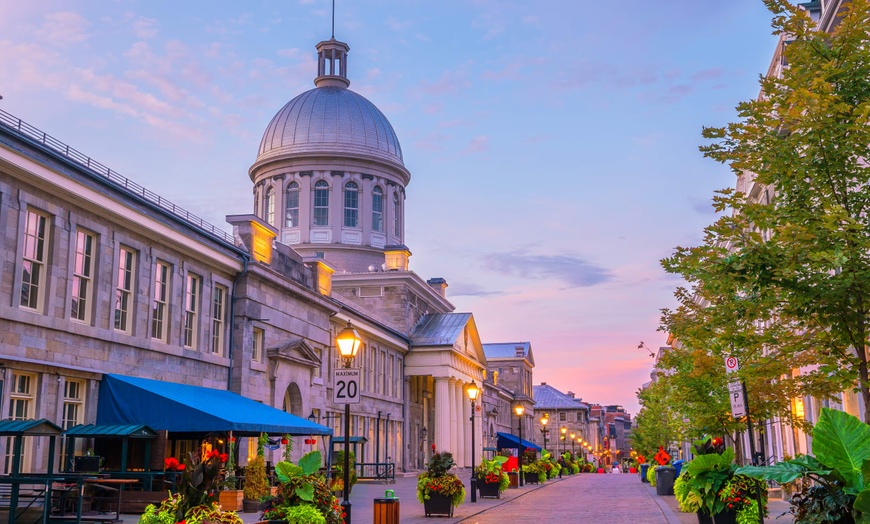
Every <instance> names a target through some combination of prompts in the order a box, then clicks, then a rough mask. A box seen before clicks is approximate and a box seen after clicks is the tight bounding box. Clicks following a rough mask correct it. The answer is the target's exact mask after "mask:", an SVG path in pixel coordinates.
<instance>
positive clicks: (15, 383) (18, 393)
mask: <svg viewBox="0 0 870 524" xmlns="http://www.w3.org/2000/svg"><path fill="white" fill-rule="evenodd" d="M35 413H36V375H29V374H26V373H13V374H12V387H11V388H10V391H9V419H11V420H30V419H33V418H35V416H34V415H35ZM13 443H14V440H13V438H12V437H7V438H6V453H5V454H4V457H3V458H4V460H3V472H4V473H5V474H10V473H12V459H13V450H14V446H13ZM32 448H33V440H32V438H31V437H24V452H23V453H22V455H21V460H22V462H21V471H22V472H29V471H30V468H31V457H32V455H33V453H32Z"/></svg>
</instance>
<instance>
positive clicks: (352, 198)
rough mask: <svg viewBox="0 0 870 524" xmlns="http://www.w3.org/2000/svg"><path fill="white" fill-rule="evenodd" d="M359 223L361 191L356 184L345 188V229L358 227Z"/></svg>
mask: <svg viewBox="0 0 870 524" xmlns="http://www.w3.org/2000/svg"><path fill="white" fill-rule="evenodd" d="M358 221H359V191H357V188H356V184H352V183H351V184H348V185H347V186H345V188H344V227H357V223H358Z"/></svg>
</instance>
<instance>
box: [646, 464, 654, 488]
mask: <svg viewBox="0 0 870 524" xmlns="http://www.w3.org/2000/svg"><path fill="white" fill-rule="evenodd" d="M646 480H647V482H649V485H650V486H652V487H656V468H654V467H652V465H650V467H648V468H646Z"/></svg>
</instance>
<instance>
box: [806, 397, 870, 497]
mask: <svg viewBox="0 0 870 524" xmlns="http://www.w3.org/2000/svg"><path fill="white" fill-rule="evenodd" d="M868 442H870V426H868V425H867V424H865V423H863V422H861V421H860V420H858V418H857V417H855V416H853V415H850V414H848V413H846V412H844V411H836V410H833V409H829V408H822V414H821V416H820V417H819V422H818V424H816V427H815V429H814V430H813V453H814V454H815V456H816V458H818V459H819V461H820V462H821V463H822V464H824V465H825V466H828V467H830V468H833V469H834V470H836V471H837V472H838V473H840V475H842V476H843V478H844V479H845V480H846V490H847V491H848V490H853V491H854V490H862V489H864V475H863V474H862V471H861V468H862V467H863V466H864V461H865V460H867V459H870V446H868V445H867V443H868Z"/></svg>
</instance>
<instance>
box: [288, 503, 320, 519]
mask: <svg viewBox="0 0 870 524" xmlns="http://www.w3.org/2000/svg"><path fill="white" fill-rule="evenodd" d="M284 518H285V519H286V520H287V524H326V517H324V516H323V514H322V513H320V511H318V510H317V508H315V507H314V506H312V505H311V504H299V505H298V506H293V507H292V508H290V509H288V510H287V512H286V513H285V514H284Z"/></svg>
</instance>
